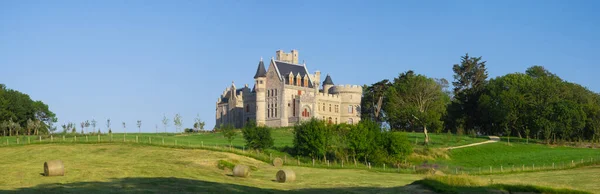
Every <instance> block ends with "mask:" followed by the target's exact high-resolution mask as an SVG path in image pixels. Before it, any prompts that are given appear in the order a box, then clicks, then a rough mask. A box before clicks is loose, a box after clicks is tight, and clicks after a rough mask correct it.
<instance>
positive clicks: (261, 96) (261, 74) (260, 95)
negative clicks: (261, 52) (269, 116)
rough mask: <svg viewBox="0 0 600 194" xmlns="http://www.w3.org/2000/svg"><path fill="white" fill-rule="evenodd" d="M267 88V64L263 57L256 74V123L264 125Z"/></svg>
mask: <svg viewBox="0 0 600 194" xmlns="http://www.w3.org/2000/svg"><path fill="white" fill-rule="evenodd" d="M266 88H267V71H266V70H265V64H264V63H263V60H262V57H261V58H260V62H259V63H258V68H257V69H256V75H254V90H255V92H256V124H257V125H260V126H262V125H264V124H265V119H266V113H265V110H266V109H265V104H266V103H265V98H266V96H265V92H266V91H267V90H266Z"/></svg>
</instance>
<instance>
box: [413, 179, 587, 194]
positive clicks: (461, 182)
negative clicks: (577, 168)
mask: <svg viewBox="0 0 600 194" xmlns="http://www.w3.org/2000/svg"><path fill="white" fill-rule="evenodd" d="M415 183H417V184H421V185H423V186H425V187H427V188H429V189H431V190H433V191H435V192H438V193H490V192H491V190H502V191H508V192H510V193H521V192H523V193H525V192H528V193H588V192H585V191H578V190H572V189H555V188H548V187H541V186H534V185H508V184H495V183H493V182H490V183H487V184H486V183H483V181H480V180H477V179H476V178H475V177H469V176H464V175H459V176H455V175H450V176H429V177H426V178H425V179H423V180H419V181H416V182H415Z"/></svg>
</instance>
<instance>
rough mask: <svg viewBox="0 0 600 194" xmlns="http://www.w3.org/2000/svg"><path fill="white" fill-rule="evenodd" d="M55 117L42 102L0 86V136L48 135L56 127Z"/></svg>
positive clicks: (2, 85)
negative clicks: (54, 124)
mask: <svg viewBox="0 0 600 194" xmlns="http://www.w3.org/2000/svg"><path fill="white" fill-rule="evenodd" d="M56 121H57V118H56V115H55V114H54V113H53V112H52V111H50V110H49V109H48V105H46V104H44V103H43V102H42V101H34V100H32V99H31V98H30V97H29V95H27V94H24V93H21V92H19V91H17V90H13V89H9V88H7V87H6V85H4V84H0V135H2V136H15V135H39V134H48V133H50V132H52V131H54V130H56V127H55V126H53V123H55V122H56Z"/></svg>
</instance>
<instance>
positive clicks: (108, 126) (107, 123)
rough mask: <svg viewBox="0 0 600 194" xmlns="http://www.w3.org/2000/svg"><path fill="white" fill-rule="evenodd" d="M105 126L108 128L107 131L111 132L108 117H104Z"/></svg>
mask: <svg viewBox="0 0 600 194" xmlns="http://www.w3.org/2000/svg"><path fill="white" fill-rule="evenodd" d="M106 128H107V129H108V133H112V130H110V119H106Z"/></svg>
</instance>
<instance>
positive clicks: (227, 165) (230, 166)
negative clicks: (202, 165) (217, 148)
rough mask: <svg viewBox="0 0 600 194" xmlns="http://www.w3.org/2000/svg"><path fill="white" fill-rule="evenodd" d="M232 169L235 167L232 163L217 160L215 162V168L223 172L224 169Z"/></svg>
mask: <svg viewBox="0 0 600 194" xmlns="http://www.w3.org/2000/svg"><path fill="white" fill-rule="evenodd" d="M234 167H235V164H234V163H231V162H228V161H226V160H219V161H218V162H217V168H219V169H221V170H225V169H226V168H227V169H231V170H233V168H234Z"/></svg>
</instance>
